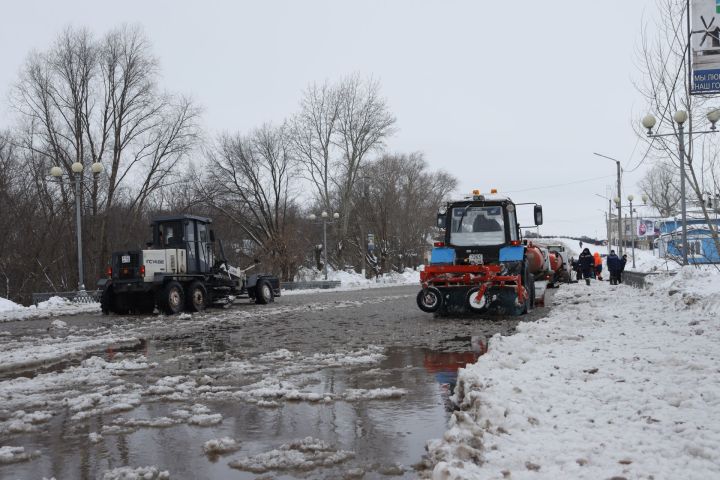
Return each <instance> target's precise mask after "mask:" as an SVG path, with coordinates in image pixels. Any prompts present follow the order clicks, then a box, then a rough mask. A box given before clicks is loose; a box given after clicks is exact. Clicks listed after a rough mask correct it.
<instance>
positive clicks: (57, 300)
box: [37, 297, 71, 310]
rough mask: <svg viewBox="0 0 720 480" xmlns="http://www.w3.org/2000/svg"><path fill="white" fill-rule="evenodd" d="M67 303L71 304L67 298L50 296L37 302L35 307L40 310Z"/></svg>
mask: <svg viewBox="0 0 720 480" xmlns="http://www.w3.org/2000/svg"><path fill="white" fill-rule="evenodd" d="M68 305H71V302H70V300H68V299H67V298H63V297H50V298H48V299H47V300H45V301H44V302H40V303H38V304H37V308H38V309H40V310H50V309H53V308H58V307H67V306H68Z"/></svg>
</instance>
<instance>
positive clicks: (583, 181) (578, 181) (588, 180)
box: [505, 175, 615, 193]
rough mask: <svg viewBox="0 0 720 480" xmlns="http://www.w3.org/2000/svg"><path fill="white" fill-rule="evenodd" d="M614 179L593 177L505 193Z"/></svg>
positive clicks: (609, 176) (511, 191) (606, 176)
mask: <svg viewBox="0 0 720 480" xmlns="http://www.w3.org/2000/svg"><path fill="white" fill-rule="evenodd" d="M611 177H612V178H615V175H603V176H602V177H593V178H585V179H582V180H575V181H573V182H566V183H556V184H555V185H544V186H542V187H533V188H524V189H522V190H509V191H507V192H505V193H520V192H530V191H532V190H543V189H546V188H556V187H564V186H567V185H576V184H578V183H586V182H592V181H594V180H601V179H604V178H611Z"/></svg>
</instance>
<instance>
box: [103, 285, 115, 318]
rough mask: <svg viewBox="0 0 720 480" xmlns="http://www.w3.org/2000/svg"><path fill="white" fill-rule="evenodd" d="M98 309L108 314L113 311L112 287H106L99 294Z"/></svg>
mask: <svg viewBox="0 0 720 480" xmlns="http://www.w3.org/2000/svg"><path fill="white" fill-rule="evenodd" d="M100 310H102V313H103V315H110V313H111V312H112V311H113V287H112V286H110V287H107V288H106V289H105V290H103V292H102V295H100Z"/></svg>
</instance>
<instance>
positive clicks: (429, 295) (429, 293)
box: [417, 287, 443, 313]
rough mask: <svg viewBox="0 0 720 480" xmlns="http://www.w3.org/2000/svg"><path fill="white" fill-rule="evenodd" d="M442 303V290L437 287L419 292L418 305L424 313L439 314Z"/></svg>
mask: <svg viewBox="0 0 720 480" xmlns="http://www.w3.org/2000/svg"><path fill="white" fill-rule="evenodd" d="M442 303H443V302H442V294H441V293H440V290H438V289H437V288H435V287H429V288H426V289H423V290H420V291H419V292H418V295H417V304H418V307H420V310H422V311H423V312H426V313H434V312H437V311H438V310H439V309H440V307H441V306H442Z"/></svg>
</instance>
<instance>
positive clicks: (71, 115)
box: [12, 26, 199, 276]
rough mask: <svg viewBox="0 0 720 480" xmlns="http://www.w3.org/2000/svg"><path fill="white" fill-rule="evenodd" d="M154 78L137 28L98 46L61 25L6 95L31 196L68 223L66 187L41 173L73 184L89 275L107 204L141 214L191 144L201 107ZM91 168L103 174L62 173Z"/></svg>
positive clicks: (98, 254)
mask: <svg viewBox="0 0 720 480" xmlns="http://www.w3.org/2000/svg"><path fill="white" fill-rule="evenodd" d="M157 78H158V68H157V60H156V59H155V57H154V56H153V55H152V53H151V52H150V47H149V42H148V40H147V38H146V36H145V35H144V33H143V32H142V30H141V29H140V28H139V27H132V26H122V27H120V28H117V29H115V30H112V31H111V32H109V33H108V34H107V35H105V36H104V37H103V38H102V39H100V40H96V39H94V38H93V36H92V35H91V34H90V33H89V32H88V31H87V30H85V29H72V28H68V29H66V30H64V31H63V32H62V33H61V34H60V35H59V37H58V40H57V41H56V42H55V44H54V45H53V46H52V47H51V48H50V49H49V50H48V51H46V52H41V53H35V54H32V55H30V56H29V57H28V60H27V62H26V64H25V66H24V68H23V69H22V71H21V74H20V79H19V82H18V83H17V86H16V87H15V89H14V95H13V102H12V103H13V105H14V107H15V108H16V110H17V111H18V112H19V114H20V119H21V125H20V128H19V130H18V131H19V134H18V135H17V136H16V138H15V140H14V141H15V142H16V144H17V145H19V146H21V147H22V148H23V150H25V151H27V152H28V153H27V157H28V158H29V161H30V164H31V165H33V168H35V169H36V173H35V174H36V179H37V180H38V182H40V183H41V184H42V186H41V188H40V190H42V191H43V195H41V196H40V197H39V200H40V201H48V208H49V209H50V211H51V212H52V213H53V214H58V213H59V214H61V216H63V217H64V218H65V220H66V222H67V223H70V222H71V221H72V219H73V216H74V199H75V198H74V197H75V194H74V193H73V189H72V187H71V186H70V185H71V184H68V183H63V182H55V181H49V180H48V178H47V172H48V170H49V167H50V166H51V165H60V166H61V167H63V168H64V170H65V173H66V174H67V176H68V177H70V179H71V180H73V181H75V180H76V179H77V181H78V182H79V183H80V190H79V191H80V201H81V205H82V209H83V212H84V217H85V221H84V230H85V232H86V233H87V234H89V240H90V241H88V242H85V244H84V249H85V250H86V253H87V251H92V254H91V255H85V258H86V259H93V260H94V262H88V264H89V268H90V271H91V272H93V273H94V274H99V271H100V269H102V266H103V265H104V263H105V262H106V261H107V260H108V256H109V237H108V231H109V227H108V225H109V223H110V222H111V221H112V219H111V218H110V216H109V214H110V212H114V211H115V210H114V207H115V204H116V203H117V202H118V201H120V202H121V203H122V204H124V205H125V206H128V207H129V209H130V213H133V212H134V215H135V216H136V217H138V216H139V215H141V212H142V211H143V208H144V206H145V204H146V203H147V202H148V200H149V199H150V198H151V197H152V196H153V195H155V194H156V193H157V192H158V191H159V190H161V189H162V188H163V187H164V186H167V185H169V184H170V182H171V181H172V180H171V178H173V177H174V176H175V175H176V174H177V173H178V170H179V167H180V163H181V162H182V161H183V160H184V159H185V158H186V157H187V155H188V153H189V152H190V150H191V149H192V148H193V147H194V146H195V144H196V143H197V140H198V135H199V128H198V125H197V117H198V115H199V110H198V109H197V107H195V106H194V105H193V103H192V102H191V101H190V100H189V99H186V98H177V97H174V96H172V95H169V94H164V93H161V92H160V91H159V90H158V87H157ZM94 162H100V163H102V164H103V165H104V167H105V173H103V174H102V175H97V174H96V175H92V176H90V177H86V176H83V175H82V174H81V175H77V174H75V173H73V171H72V170H71V168H70V167H71V164H72V163H80V164H82V165H83V166H84V167H85V168H86V169H87V168H88V167H89V166H90V164H91V163H94ZM86 171H87V170H86ZM56 204H59V208H58V207H56V206H55V205H56ZM91 276H92V275H91Z"/></svg>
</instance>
